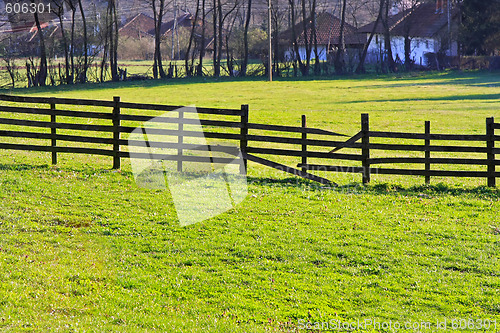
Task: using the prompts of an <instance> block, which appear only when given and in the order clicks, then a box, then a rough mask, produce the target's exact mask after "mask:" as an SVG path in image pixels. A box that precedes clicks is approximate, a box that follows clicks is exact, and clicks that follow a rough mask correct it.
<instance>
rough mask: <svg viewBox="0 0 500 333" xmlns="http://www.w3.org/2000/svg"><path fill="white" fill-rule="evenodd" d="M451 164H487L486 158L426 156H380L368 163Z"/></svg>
mask: <svg viewBox="0 0 500 333" xmlns="http://www.w3.org/2000/svg"><path fill="white" fill-rule="evenodd" d="M396 163H399V164H426V163H429V164H453V165H488V160H487V159H479V158H464V159H462V158H438V157H435V158H430V157H429V158H426V157H422V158H421V157H382V158H371V159H370V164H396Z"/></svg>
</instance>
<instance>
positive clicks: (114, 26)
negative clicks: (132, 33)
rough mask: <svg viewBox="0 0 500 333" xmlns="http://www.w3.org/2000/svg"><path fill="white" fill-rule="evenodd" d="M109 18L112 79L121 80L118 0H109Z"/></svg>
mask: <svg viewBox="0 0 500 333" xmlns="http://www.w3.org/2000/svg"><path fill="white" fill-rule="evenodd" d="M108 16H109V18H110V20H109V29H108V33H109V35H108V37H109V66H110V69H111V80H113V81H115V82H116V81H119V80H120V75H119V73H118V15H117V13H116V0H108Z"/></svg>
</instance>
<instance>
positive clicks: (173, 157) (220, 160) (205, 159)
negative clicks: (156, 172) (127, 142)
mask: <svg viewBox="0 0 500 333" xmlns="http://www.w3.org/2000/svg"><path fill="white" fill-rule="evenodd" d="M130 154H131V153H130V152H125V151H122V152H120V154H119V156H120V157H122V158H130ZM132 158H138V159H149V160H164V161H177V162H178V161H183V162H199V163H214V164H228V163H231V162H234V160H235V158H225V157H210V156H192V155H177V154H156V153H133V157H132Z"/></svg>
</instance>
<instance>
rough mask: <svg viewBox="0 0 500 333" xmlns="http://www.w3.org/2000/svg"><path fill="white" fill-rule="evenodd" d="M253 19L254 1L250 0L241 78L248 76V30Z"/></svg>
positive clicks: (244, 34) (244, 36) (244, 35)
mask: <svg viewBox="0 0 500 333" xmlns="http://www.w3.org/2000/svg"><path fill="white" fill-rule="evenodd" d="M251 17H252V0H248V7H247V13H246V19H245V30H244V31H243V47H244V51H243V63H242V64H241V73H240V75H241V76H246V75H247V67H248V28H249V27H250V19H251Z"/></svg>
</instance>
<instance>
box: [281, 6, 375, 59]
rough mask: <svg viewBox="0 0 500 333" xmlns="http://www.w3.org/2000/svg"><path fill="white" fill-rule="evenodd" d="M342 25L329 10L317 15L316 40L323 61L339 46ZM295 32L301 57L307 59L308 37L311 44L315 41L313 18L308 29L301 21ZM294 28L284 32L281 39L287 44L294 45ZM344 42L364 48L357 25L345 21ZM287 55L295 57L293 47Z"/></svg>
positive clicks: (314, 56)
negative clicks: (306, 41)
mask: <svg viewBox="0 0 500 333" xmlns="http://www.w3.org/2000/svg"><path fill="white" fill-rule="evenodd" d="M340 26H341V20H340V19H339V18H338V17H336V16H334V15H332V14H330V13H327V12H323V13H321V14H319V15H317V16H316V40H317V43H318V55H319V59H320V60H321V61H325V60H328V58H329V56H330V54H332V52H334V51H335V50H336V49H337V48H338V46H339V39H340ZM295 34H296V38H297V44H298V49H299V54H300V59H301V60H305V59H306V58H307V56H306V47H305V45H306V43H305V40H306V37H307V40H308V42H310V43H311V45H314V42H313V37H314V35H313V25H312V19H309V20H308V21H307V24H306V29H304V23H303V21H302V22H299V23H298V24H296V25H295ZM292 36H293V35H292V29H291V28H290V29H288V30H286V31H285V32H283V33H282V34H281V36H280V39H285V40H287V41H288V43H287V45H293V38H292ZM344 43H345V47H346V49H362V48H363V46H364V44H365V41H364V39H363V36H362V35H359V34H358V33H357V30H356V28H355V27H353V26H352V25H350V24H349V23H347V22H345V24H344ZM285 56H286V57H288V58H290V59H291V58H293V56H294V51H293V49H292V48H290V49H289V50H287V51H286V52H285ZM310 58H311V59H315V58H316V54H315V53H314V46H312V48H311V56H310Z"/></svg>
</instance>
